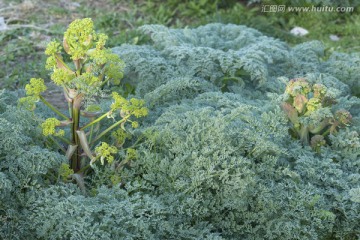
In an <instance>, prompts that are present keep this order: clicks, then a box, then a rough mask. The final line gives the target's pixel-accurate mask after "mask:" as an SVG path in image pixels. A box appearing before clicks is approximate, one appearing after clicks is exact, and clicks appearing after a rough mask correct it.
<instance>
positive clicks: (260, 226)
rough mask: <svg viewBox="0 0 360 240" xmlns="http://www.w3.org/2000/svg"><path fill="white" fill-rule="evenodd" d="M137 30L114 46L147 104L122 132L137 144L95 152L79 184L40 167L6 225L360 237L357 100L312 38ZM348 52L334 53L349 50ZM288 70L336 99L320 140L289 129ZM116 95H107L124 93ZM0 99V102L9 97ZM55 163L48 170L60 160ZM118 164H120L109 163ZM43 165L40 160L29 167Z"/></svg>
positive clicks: (39, 233)
mask: <svg viewBox="0 0 360 240" xmlns="http://www.w3.org/2000/svg"><path fill="white" fill-rule="evenodd" d="M141 30H143V31H144V32H145V33H148V34H150V35H151V37H152V39H153V43H152V44H151V45H143V46H131V45H122V46H119V47H117V48H115V49H113V51H114V52H115V53H116V54H118V55H119V57H120V58H121V59H123V60H124V61H125V62H126V67H125V69H124V79H123V84H126V83H129V82H131V83H134V85H135V88H136V90H135V93H134V97H135V98H140V99H145V103H146V104H147V108H148V109H149V115H148V116H146V117H145V118H144V119H143V120H141V121H142V122H141V124H139V126H138V128H136V129H132V130H131V133H132V134H133V135H134V136H135V137H139V136H144V138H143V139H142V141H139V142H137V141H136V142H135V141H133V140H132V142H131V143H133V144H134V145H136V146H137V147H136V149H137V150H136V153H135V152H134V151H132V150H130V149H131V148H129V150H128V151H119V152H118V154H119V155H120V156H122V157H124V159H129V161H127V162H125V163H126V164H125V163H124V165H121V164H120V165H111V166H110V165H107V166H105V167H104V168H99V167H96V166H95V167H94V169H93V171H94V174H93V175H92V176H91V178H87V179H85V181H86V182H85V184H86V187H87V188H86V189H87V191H86V192H85V194H84V193H83V192H81V191H80V190H79V189H78V188H77V187H76V186H75V185H74V184H71V183H67V184H64V183H61V182H60V181H53V182H52V181H49V180H48V182H49V184H48V185H45V183H44V185H41V187H39V188H37V189H34V190H33V191H25V193H24V192H22V193H19V192H18V193H17V195H16V196H23V195H21V194H25V196H26V198H24V199H25V200H24V202H23V204H22V205H21V206H22V207H21V208H19V207H18V208H15V207H14V208H13V209H14V210H13V211H14V214H16V215H12V216H17V218H16V223H17V225H12V226H19V229H21V230H20V231H18V232H17V234H18V235H16V236H15V237H14V239H22V238H24V236H27V237H28V236H31V237H32V238H33V239H61V238H65V239H98V238H100V237H101V238H102V239H309V240H310V239H311V240H312V239H321V240H325V239H358V238H359V237H360V232H359V226H360V217H359V216H360V205H359V199H360V191H359V187H360V185H359V183H360V172H359V166H360V151H359V150H360V137H359V133H360V100H359V98H357V97H356V96H352V95H351V94H352V92H351V90H353V85H352V84H354V83H353V82H352V80H349V78H351V77H352V76H356V73H351V74H354V75H351V74H349V75H344V76H343V75H341V74H338V73H336V71H333V70H332V69H331V68H330V67H329V66H330V65H331V64H333V63H332V61H333V60H332V59H329V60H323V59H322V55H323V48H322V45H321V43H320V42H316V41H315V42H309V43H304V44H300V45H297V46H295V47H290V46H288V45H287V44H285V43H283V42H281V41H278V40H275V39H272V38H268V37H265V36H263V35H262V34H261V33H260V32H258V31H256V30H253V29H249V28H246V27H244V26H236V25H221V24H210V25H206V26H202V27H199V28H196V29H168V28H166V27H163V26H159V25H152V26H144V27H142V28H141ZM347 56H348V59H346V58H345V57H344V59H343V61H344V62H345V61H347V60H348V61H349V62H352V61H354V60H353V59H352V55H347ZM326 66H327V67H326ZM339 69H340V68H339ZM348 70H349V71H350V72H351V71H354V70H356V68H348ZM349 76H350V77H349ZM293 78H303V79H306V82H307V83H308V84H309V86H311V91H309V92H308V95H307V98H308V100H309V101H310V99H312V98H317V97H318V95H317V94H320V95H321V94H322V92H321V91H320V90H321V89H318V88H316V87H315V88H314V86H320V85H321V86H324V87H326V94H327V95H328V96H331V98H333V99H335V100H336V104H332V105H329V106H327V107H323V108H328V109H327V110H326V111H330V112H332V113H336V112H337V111H338V110H340V109H344V110H346V111H348V112H349V113H350V114H351V116H352V120H351V124H348V125H349V126H346V127H344V128H343V129H341V130H339V131H333V132H331V133H329V135H327V138H326V141H327V144H326V145H323V146H321V151H314V150H313V149H312V148H311V146H309V145H307V144H302V142H301V141H300V140H299V139H297V138H293V137H292V136H291V134H289V129H291V128H292V127H293V125H292V124H291V123H290V122H289V116H288V115H287V114H286V113H285V112H284V111H283V110H282V109H281V104H282V103H283V102H284V101H287V100H289V95H288V94H287V93H285V89H286V85H287V84H289V79H293ZM290 83H291V82H290ZM316 84H318V85H316ZM318 90H319V91H318ZM316 91H318V92H316ZM310 92H311V93H310ZM115 95H116V94H115ZM117 97H118V96H117V95H116V96H115V98H116V99H117V101H116V100H115V102H114V103H113V104H114V105H112V106H113V107H116V106H120V105H122V104H123V101H122V100H123V99H122V98H120V97H119V98H117ZM0 99H3V98H2V97H0ZM290 100H294V99H290ZM4 101H7V100H6V99H5V100H1V101H0V109H6V108H7V107H6V104H4V103H1V102H4ZM312 101H314V100H312ZM293 103H294V102H293V101H292V102H291V104H293ZM102 104H104V105H109V102H108V101H104V102H102ZM132 104H135V105H137V104H138V103H137V102H133V103H132ZM131 106H132V105H128V106H127V107H129V111H131ZM311 106H313V105H306V106H305V107H306V109H307V110H308V108H309V109H310V108H311ZM297 107H298V109H299V110H304V109H305V107H304V109H300V108H301V106H297ZM2 111H4V110H2ZM326 111H325V110H324V111H323V110H321V111H318V112H317V111H314V112H316V114H315V115H316V116H314V118H313V119H312V120H313V121H319V122H321V121H320V120H321V119H322V118H321V117H322V114H326ZM139 114H143V113H141V112H139ZM304 114H305V110H304ZM1 116H2V115H1ZM317 117H318V118H317ZM2 121H4V124H5V122H6V121H8V120H6V119H5V120H2ZM29 121H30V120H29ZM2 125H3V124H2ZM2 125H1V126H2ZM4 126H5V125H4ZM21 126H22V127H26V125H25V124H23V125H21ZM3 131H9V130H8V129H7V128H4V129H3ZM34 134H35V133H34ZM37 134H39V133H37ZM35 136H38V135H35ZM30 137H33V136H29V139H30ZM111 137H112V138H114V139H116V142H117V144H119V145H122V144H124V139H128V138H129V135H127V134H126V133H124V132H122V131H116V132H115V133H114V134H113V135H112V136H111ZM14 138H16V135H14ZM19 139H22V141H23V144H25V145H26V143H27V142H28V141H29V140H27V139H24V138H20V137H19ZM35 139H37V138H35ZM6 141H9V143H8V145H7V146H11V141H10V140H6ZM12 141H14V140H12ZM35 143H37V142H36V141H35V142H34V144H35ZM39 144H41V143H40V142H39ZM125 144H126V143H125ZM38 146H41V145H38ZM35 149H36V150H39V147H35ZM100 150H101V151H104V152H106V153H111V152H112V149H111V148H109V147H107V146H104V147H103V149H99V151H100ZM6 151H8V152H11V151H14V150H12V149H11V147H10V148H9V149H8V150H6ZM44 151H46V152H47V154H48V155H45V156H49V155H51V154H54V153H52V152H50V151H49V150H44ZM130 159H131V161H130ZM100 160H101V159H100ZM103 160H109V159H106V158H104V159H103ZM110 160H111V159H110ZM2 161H4V160H0V162H1V164H2ZM27 161H29V162H31V161H32V160H31V158H30V160H25V162H27ZM4 163H5V162H4ZM57 164H58V165H59V166H58V168H55V170H53V171H55V172H58V169H62V170H61V171H62V172H65V173H66V172H67V169H64V168H61V167H60V164H61V161H59V163H57ZM116 167H118V168H120V169H121V173H120V174H118V175H115V176H114V175H111V174H110V172H112V170H113V169H112V168H116ZM45 169H51V166H50V165H48V164H46V165H45V167H44V168H42V169H41V171H40V172H41V173H44V172H46V171H45ZM17 171H18V170H16V171H15V172H17ZM19 172H20V173H21V171H19ZM20 173H19V174H20ZM7 174H9V171H8V170H7V168H4V169H2V171H1V174H0V178H1V179H5V180H4V181H2V183H3V185H2V186H5V187H2V188H1V191H8V189H10V188H11V184H14V183H13V181H12V180H11V179H9V178H8V177H7ZM4 176H5V177H4ZM41 176H42V175H41V174H40V177H41ZM59 177H60V176H59ZM47 179H51V178H49V177H48V178H47ZM38 181H39V182H41V181H40V180H38ZM3 189H4V190H3ZM4 196H5V195H4ZM14 196H15V195H14ZM7 201H9V200H7ZM2 212H4V211H2ZM11 214H12V213H10V212H9V213H7V216H10V215H11ZM25 216H27V217H29V218H31V219H32V221H31V222H29V221H26V217H25ZM12 219H15V218H12ZM14 221H15V220H14ZM6 226H9V225H6ZM6 226H5V225H2V228H3V229H8V233H9V228H6ZM5 236H9V234H8V235H5Z"/></svg>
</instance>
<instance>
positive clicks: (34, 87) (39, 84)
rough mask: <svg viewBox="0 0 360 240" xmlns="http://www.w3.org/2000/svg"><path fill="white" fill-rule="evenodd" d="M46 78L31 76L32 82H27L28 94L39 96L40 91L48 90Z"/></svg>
mask: <svg viewBox="0 0 360 240" xmlns="http://www.w3.org/2000/svg"><path fill="white" fill-rule="evenodd" d="M46 89H47V88H46V86H45V83H44V80H43V79H41V78H31V79H30V83H29V84H26V86H25V91H26V95H28V96H35V97H37V96H39V95H40V93H42V92H45V91H46Z"/></svg>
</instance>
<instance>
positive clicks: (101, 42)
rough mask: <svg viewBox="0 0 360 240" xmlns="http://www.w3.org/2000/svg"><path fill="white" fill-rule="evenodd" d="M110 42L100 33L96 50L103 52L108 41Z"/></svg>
mask: <svg viewBox="0 0 360 240" xmlns="http://www.w3.org/2000/svg"><path fill="white" fill-rule="evenodd" d="M107 40H108V36H107V35H105V34H103V33H100V34H98V35H97V43H96V49H97V50H101V49H103V48H104V46H105V43H106V41H107Z"/></svg>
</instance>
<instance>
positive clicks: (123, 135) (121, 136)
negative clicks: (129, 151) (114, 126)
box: [111, 128, 131, 145]
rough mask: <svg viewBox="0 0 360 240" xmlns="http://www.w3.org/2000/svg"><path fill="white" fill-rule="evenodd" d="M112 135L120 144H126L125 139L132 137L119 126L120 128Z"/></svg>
mask: <svg viewBox="0 0 360 240" xmlns="http://www.w3.org/2000/svg"><path fill="white" fill-rule="evenodd" d="M111 136H112V137H113V138H114V139H115V140H116V143H117V144H119V145H122V144H124V143H125V140H126V139H127V138H130V137H131V135H130V134H129V133H127V132H125V131H124V130H123V129H122V128H119V129H118V130H116V131H114V132H112V134H111Z"/></svg>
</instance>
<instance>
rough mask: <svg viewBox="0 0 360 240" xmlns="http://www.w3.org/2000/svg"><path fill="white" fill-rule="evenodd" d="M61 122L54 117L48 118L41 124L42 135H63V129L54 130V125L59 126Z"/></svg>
mask: <svg viewBox="0 0 360 240" xmlns="http://www.w3.org/2000/svg"><path fill="white" fill-rule="evenodd" d="M60 125H61V122H60V121H59V120H58V119H56V118H48V119H46V120H45V122H43V123H42V124H41V128H42V132H43V134H44V136H49V135H54V136H64V134H65V131H64V130H62V129H61V130H59V131H56V127H57V126H60Z"/></svg>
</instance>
